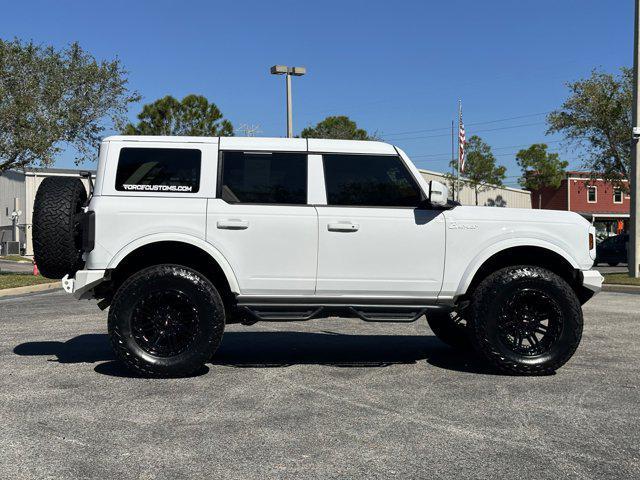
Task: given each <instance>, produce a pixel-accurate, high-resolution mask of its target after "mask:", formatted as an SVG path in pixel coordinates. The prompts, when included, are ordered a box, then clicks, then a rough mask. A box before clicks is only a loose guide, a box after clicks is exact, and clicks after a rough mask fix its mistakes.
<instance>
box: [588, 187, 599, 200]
mask: <svg viewBox="0 0 640 480" xmlns="http://www.w3.org/2000/svg"><path fill="white" fill-rule="evenodd" d="M597 201H598V188H597V187H587V202H589V203H596V202H597Z"/></svg>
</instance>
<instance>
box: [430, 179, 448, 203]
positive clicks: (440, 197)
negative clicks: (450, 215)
mask: <svg viewBox="0 0 640 480" xmlns="http://www.w3.org/2000/svg"><path fill="white" fill-rule="evenodd" d="M448 198H449V189H448V188H447V187H446V186H445V185H443V184H442V183H440V182H436V181H435V180H431V181H430V182H429V202H431V205H438V206H445V205H447V199H448Z"/></svg>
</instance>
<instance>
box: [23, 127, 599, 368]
mask: <svg viewBox="0 0 640 480" xmlns="http://www.w3.org/2000/svg"><path fill="white" fill-rule="evenodd" d="M88 197H89V198H87V193H86V191H85V189H84V187H83V184H82V182H81V181H80V180H79V179H77V178H65V177H52V178H47V179H45V180H44V181H43V182H42V184H41V186H40V188H39V190H38V193H37V197H36V202H35V208H34V221H33V238H34V248H35V261H36V262H37V265H38V267H39V268H40V270H41V272H42V273H43V274H44V275H45V276H47V277H50V278H62V282H63V286H64V288H65V290H66V291H67V292H69V293H72V294H73V295H74V296H75V297H76V298H78V299H89V298H95V299H97V300H98V301H99V304H98V305H99V306H100V307H101V308H107V307H109V320H108V329H109V334H110V338H111V343H112V345H113V348H114V350H115V353H116V355H117V357H118V358H119V359H120V360H122V361H123V362H124V363H125V364H126V365H127V366H128V367H130V368H132V369H133V370H135V371H136V372H138V373H141V374H144V375H152V376H181V375H187V374H189V373H191V372H193V371H194V370H196V369H198V368H201V367H202V365H203V364H204V363H205V362H207V361H208V360H209V359H210V358H211V356H212V355H213V354H214V352H215V351H216V348H217V347H218V345H219V344H220V341H221V339H222V334H223V331H224V329H225V325H226V324H230V323H243V324H252V323H255V322H256V321H286V320H296V321H299V320H308V319H312V318H317V317H327V316H340V317H351V318H354V317H355V318H360V319H362V320H365V321H371V322H412V321H415V320H417V319H419V318H421V317H422V316H426V318H427V321H428V323H429V325H430V327H431V329H432V330H433V332H434V333H435V334H436V335H437V336H438V337H439V338H440V339H441V340H443V341H444V342H446V343H448V344H449V345H451V346H453V347H455V348H458V349H471V348H473V349H475V350H476V351H477V352H478V354H479V355H480V357H481V358H484V359H485V360H486V361H487V362H488V363H489V364H491V365H492V366H493V367H494V368H497V369H499V370H502V371H506V372H509V373H516V374H541V373H548V372H552V371H554V370H555V369H557V368H559V367H560V366H561V365H563V364H564V363H565V362H566V361H567V360H569V358H570V357H571V356H572V355H573V353H574V352H575V350H576V348H577V346H578V343H579V342H580V337H581V334H582V325H583V318H582V309H581V305H582V304H583V303H584V302H586V301H587V300H589V298H591V296H592V295H593V294H594V293H596V292H598V291H599V290H600V288H601V284H602V276H601V275H600V274H599V273H598V272H597V271H594V270H591V267H592V265H593V260H594V258H595V242H594V233H595V232H594V229H593V227H592V226H591V225H590V224H589V223H588V222H587V221H586V220H585V219H583V218H582V217H580V216H579V215H577V214H575V213H570V212H559V211H550V210H524V209H511V208H495V207H466V206H460V205H456V204H453V203H452V202H449V201H447V189H446V187H445V186H444V185H442V184H439V183H437V182H430V183H429V182H427V181H425V179H424V178H423V177H422V176H421V175H420V173H419V172H418V170H417V169H416V168H415V167H414V165H413V164H412V163H411V161H410V160H409V158H408V157H407V156H406V155H405V153H404V152H403V151H402V150H400V149H399V148H396V147H394V146H392V145H389V144H387V143H382V142H362V141H344V140H315V139H297V138H296V139H281V138H278V139H275V138H239V137H229V138H227V137H223V138H208V137H207V138H201V137H135V136H131V137H129V136H115V137H109V138H106V139H105V140H104V141H103V142H102V144H101V146H100V153H99V161H98V170H97V175H96V179H95V185H94V186H93V188H92V191H91V192H90V194H89V196H88ZM425 333H426V332H425ZM247 348H249V349H250V348H251V346H250V345H247Z"/></svg>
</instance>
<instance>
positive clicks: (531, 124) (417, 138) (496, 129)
mask: <svg viewBox="0 0 640 480" xmlns="http://www.w3.org/2000/svg"><path fill="white" fill-rule="evenodd" d="M545 123H546V122H534V123H522V124H520V125H510V126H508V127H498V128H484V129H480V130H476V131H475V132H474V133H481V132H495V131H498V130H509V129H512V128H521V127H531V126H533V125H544V124H545ZM448 136H450V134H449V133H443V134H440V135H427V136H421V137H405V138H397V139H396V141H397V140H403V141H404V140H419V139H423V138H438V137H448Z"/></svg>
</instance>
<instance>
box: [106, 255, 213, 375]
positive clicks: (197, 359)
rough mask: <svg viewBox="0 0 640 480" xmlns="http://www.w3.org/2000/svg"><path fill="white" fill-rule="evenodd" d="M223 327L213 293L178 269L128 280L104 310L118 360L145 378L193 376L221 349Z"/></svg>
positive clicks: (196, 276) (199, 278)
mask: <svg viewBox="0 0 640 480" xmlns="http://www.w3.org/2000/svg"><path fill="white" fill-rule="evenodd" d="M224 326H225V310H224V304H223V302H222V298H221V297H220V294H219V293H218V291H217V290H216V288H215V287H214V286H213V284H212V283H211V282H210V281H209V280H208V279H207V278H206V277H205V276H203V275H202V274H201V273H199V272H197V271H195V270H192V269H190V268H187V267H183V266H180V265H158V266H154V267H149V268H146V269H144V270H141V271H140V272H138V273H136V274H134V275H132V276H131V277H130V278H129V279H127V280H126V281H125V282H124V283H123V284H122V286H121V287H120V288H119V289H118V291H117V292H116V294H115V296H114V298H113V302H112V304H111V308H110V310H109V336H110V339H111V345H112V347H113V350H114V352H115V354H116V356H117V358H118V359H119V360H121V361H122V362H123V363H124V364H125V365H126V366H127V367H129V368H130V369H131V370H133V371H134V372H136V373H138V374H141V375H144V376H154V377H181V376H186V375H189V374H191V373H193V372H195V371H196V370H197V369H199V368H201V367H202V366H203V365H204V363H205V362H206V361H207V360H209V359H210V358H211V356H212V355H213V353H214V352H215V351H216V349H217V348H218V346H219V345H220V341H221V340H222V334H223V332H224Z"/></svg>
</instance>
